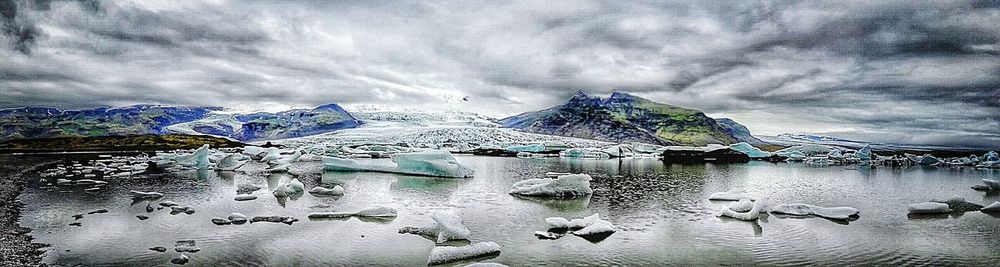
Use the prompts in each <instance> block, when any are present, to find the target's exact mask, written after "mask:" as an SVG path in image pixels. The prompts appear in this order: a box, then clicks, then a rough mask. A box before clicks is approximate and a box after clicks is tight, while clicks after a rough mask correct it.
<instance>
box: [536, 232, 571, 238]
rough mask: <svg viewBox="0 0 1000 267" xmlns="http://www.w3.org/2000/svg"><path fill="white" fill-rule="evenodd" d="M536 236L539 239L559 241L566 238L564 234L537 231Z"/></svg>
mask: <svg viewBox="0 0 1000 267" xmlns="http://www.w3.org/2000/svg"><path fill="white" fill-rule="evenodd" d="M535 236H536V237H538V238H539V239H559V238H561V237H563V236H564V234H560V233H553V232H549V231H535Z"/></svg>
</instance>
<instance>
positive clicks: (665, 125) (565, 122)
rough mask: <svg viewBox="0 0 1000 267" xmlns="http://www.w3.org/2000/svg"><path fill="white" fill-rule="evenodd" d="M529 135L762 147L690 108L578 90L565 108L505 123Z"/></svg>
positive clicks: (742, 131) (736, 127) (727, 123)
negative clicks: (744, 144)
mask: <svg viewBox="0 0 1000 267" xmlns="http://www.w3.org/2000/svg"><path fill="white" fill-rule="evenodd" d="M500 124H501V125H503V126H504V127H510V128H514V129H518V130H521V131H525V132H532V133H541V134H550V135H559V136H569V137H577V138H587V139H595V140H602V141H610V142H643V143H650V144H658V145H698V146H701V145H707V144H732V143H736V142H748V143H761V141H760V140H758V139H756V138H754V137H753V136H752V135H750V131H749V130H747V128H746V127H744V126H743V125H740V124H739V123H736V122H735V121H733V120H730V119H720V120H716V119H713V118H710V117H708V116H706V115H705V113H703V112H701V111H698V110H694V109H688V108H682V107H678V106H673V105H667V104H662V103H657V102H653V101H651V100H648V99H645V98H641V97H638V96H635V95H631V94H628V93H624V92H614V93H612V94H611V96H609V97H608V98H601V97H592V96H589V95H587V94H586V93H584V92H583V91H578V92H576V94H574V95H573V97H572V98H570V99H569V101H567V102H566V103H565V104H562V105H559V106H555V107H552V108H548V109H544V110H540V111H534V112H526V113H522V114H518V115H515V116H511V117H508V118H505V119H502V120H500Z"/></svg>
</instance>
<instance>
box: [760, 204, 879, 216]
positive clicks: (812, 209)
mask: <svg viewBox="0 0 1000 267" xmlns="http://www.w3.org/2000/svg"><path fill="white" fill-rule="evenodd" d="M771 213H781V214H789V215H798V216H806V215H816V216H818V217H822V218H827V219H834V220H849V219H852V218H853V217H856V216H857V215H858V214H859V213H860V211H858V209H856V208H852V207H831V208H827V207H820V206H816V205H809V204H781V205H775V206H772V207H771Z"/></svg>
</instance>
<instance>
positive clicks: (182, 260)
mask: <svg viewBox="0 0 1000 267" xmlns="http://www.w3.org/2000/svg"><path fill="white" fill-rule="evenodd" d="M190 260H191V257H188V255H184V254H180V255H177V257H174V258H172V259H170V263H173V264H186V263H188V261H190Z"/></svg>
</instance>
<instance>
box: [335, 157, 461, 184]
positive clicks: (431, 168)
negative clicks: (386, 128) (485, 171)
mask: <svg viewBox="0 0 1000 267" xmlns="http://www.w3.org/2000/svg"><path fill="white" fill-rule="evenodd" d="M392 162H395V163H396V166H395V167H392V166H379V165H369V164H361V163H358V162H357V161H355V160H352V159H344V158H333V157H325V158H323V165H324V169H325V170H328V171H372V172H390V173H402V174H412V175H423V176H435V177H452V178H469V177H472V175H473V173H474V171H473V170H472V169H470V168H469V167H466V166H464V165H462V164H460V163H458V161H457V160H456V159H455V157H453V156H452V155H451V153H449V152H448V151H441V150H431V151H423V152H412V153H399V154H395V155H392Z"/></svg>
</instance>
